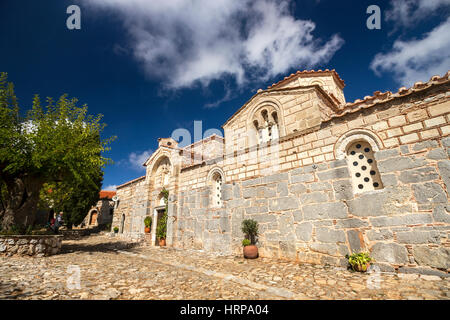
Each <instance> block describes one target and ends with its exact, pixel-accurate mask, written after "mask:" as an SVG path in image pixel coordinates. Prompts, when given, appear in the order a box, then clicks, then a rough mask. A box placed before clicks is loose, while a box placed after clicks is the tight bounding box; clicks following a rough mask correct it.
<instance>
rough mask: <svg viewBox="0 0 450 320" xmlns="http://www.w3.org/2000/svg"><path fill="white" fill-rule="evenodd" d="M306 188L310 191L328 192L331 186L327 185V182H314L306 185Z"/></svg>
mask: <svg viewBox="0 0 450 320" xmlns="http://www.w3.org/2000/svg"><path fill="white" fill-rule="evenodd" d="M308 188H309V189H310V190H311V191H323V190H330V189H331V184H329V183H328V182H314V183H310V184H308Z"/></svg>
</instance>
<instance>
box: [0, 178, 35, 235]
mask: <svg viewBox="0 0 450 320" xmlns="http://www.w3.org/2000/svg"><path fill="white" fill-rule="evenodd" d="M4 181H5V183H6V190H7V195H6V199H5V201H4V203H3V206H4V209H3V214H1V213H0V216H2V219H1V227H2V230H10V229H11V228H12V227H13V226H16V227H18V228H19V229H22V230H25V229H26V228H27V227H28V226H31V225H33V224H34V221H35V218H36V210H37V206H38V202H39V192H40V190H41V188H42V185H43V181H42V179H40V178H39V177H36V176H29V175H22V176H19V177H12V178H10V179H8V178H6V179H4Z"/></svg>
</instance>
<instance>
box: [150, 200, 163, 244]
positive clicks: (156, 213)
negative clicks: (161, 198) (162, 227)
mask: <svg viewBox="0 0 450 320" xmlns="http://www.w3.org/2000/svg"><path fill="white" fill-rule="evenodd" d="M164 210H165V206H159V207H156V208H155V209H154V210H153V221H156V223H153V227H152V244H153V245H155V246H158V245H159V242H158V239H157V237H156V230H157V227H158V225H159V223H160V220H161V218H162V216H163V215H164Z"/></svg>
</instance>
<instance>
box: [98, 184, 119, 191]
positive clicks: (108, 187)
mask: <svg viewBox="0 0 450 320" xmlns="http://www.w3.org/2000/svg"><path fill="white" fill-rule="evenodd" d="M116 188H117V185H115V184H111V185H109V186H106V187H104V188H102V190H108V191H116Z"/></svg>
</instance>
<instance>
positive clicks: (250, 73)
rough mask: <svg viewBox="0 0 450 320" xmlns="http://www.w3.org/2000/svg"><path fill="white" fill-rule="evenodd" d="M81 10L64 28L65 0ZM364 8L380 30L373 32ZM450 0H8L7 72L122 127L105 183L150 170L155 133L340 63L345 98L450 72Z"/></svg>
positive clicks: (112, 131)
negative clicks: (74, 25)
mask: <svg viewBox="0 0 450 320" xmlns="http://www.w3.org/2000/svg"><path fill="white" fill-rule="evenodd" d="M72 4H76V5H78V6H79V7H80V9H81V30H69V29H67V27H66V19H67V17H68V16H69V15H68V14H67V13H66V8H67V7H68V6H69V5H72ZM369 5H378V6H379V7H380V9H381V16H382V19H381V30H369V29H368V28H367V27H366V20H367V18H368V17H369V14H367V13H366V9H367V7H368V6H369ZM449 17H450V0H402V1H400V0H390V1H378V0H370V1H363V0H361V1H349V0H347V1H332V0H328V1H327V0H304V1H275V0H253V1H250V0H239V1H233V0H216V1H208V0H205V1H200V0H198V1H196V0H171V1H169V0H164V1H160V0H69V1H66V0H46V1H35V0H1V1H0V36H1V39H2V40H1V41H0V71H6V72H8V74H9V79H10V81H13V82H14V83H15V85H16V94H17V96H18V98H19V102H20V104H21V107H22V108H23V109H26V108H28V107H29V106H30V104H31V100H32V97H33V95H34V94H35V93H38V94H39V95H40V96H41V97H47V96H52V97H55V98H56V97H59V96H60V95H61V94H63V93H68V94H69V95H70V96H73V97H77V98H78V99H79V100H80V102H81V103H87V104H88V106H89V112H90V113H92V114H98V113H101V114H103V115H104V121H105V122H106V123H107V124H108V126H107V128H106V130H105V132H104V135H105V136H111V135H116V136H117V137H118V139H117V140H116V141H115V142H114V143H113V144H112V145H111V148H112V149H111V151H110V152H108V153H107V154H106V156H107V157H110V158H112V159H113V160H114V161H115V164H114V165H110V166H108V167H107V168H106V169H105V177H104V182H103V184H104V187H105V188H111V186H114V185H119V184H122V183H124V182H126V181H128V180H130V179H133V178H136V177H138V176H141V175H143V174H144V172H145V171H144V168H143V167H142V166H141V163H142V162H143V161H144V160H145V158H146V157H147V156H148V155H149V154H151V152H153V151H154V150H156V148H157V139H158V138H159V137H168V136H171V134H172V132H173V131H174V130H175V129H178V128H186V129H188V130H190V131H191V132H192V131H193V124H194V121H195V120H201V121H202V126H203V130H204V131H206V130H207V129H210V128H218V129H220V128H221V125H222V124H223V123H224V122H225V121H226V120H227V119H228V118H229V117H230V116H231V115H232V114H233V113H234V112H235V111H236V110H237V109H238V108H239V107H240V106H242V104H244V103H245V102H246V101H247V100H248V99H249V98H250V97H251V96H252V95H253V94H254V93H255V92H256V90H257V89H259V88H266V87H267V86H268V85H270V84H272V83H274V82H276V81H278V80H280V79H282V78H283V77H284V76H286V75H289V74H291V73H292V72H295V71H297V70H304V69H326V68H329V69H336V71H337V72H338V73H339V75H340V76H341V78H342V79H344V81H345V83H346V87H345V89H344V93H345V96H346V99H347V101H354V100H355V99H359V98H363V97H364V96H366V95H371V94H372V93H373V92H374V91H377V90H380V91H386V90H391V91H395V90H397V89H398V88H399V87H401V86H410V85H412V84H413V83H414V82H415V81H427V80H428V79H429V78H430V77H431V76H433V75H435V74H439V75H443V74H445V72H447V70H449V69H450V37H449V36H448V35H449V34H450V20H449Z"/></svg>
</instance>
